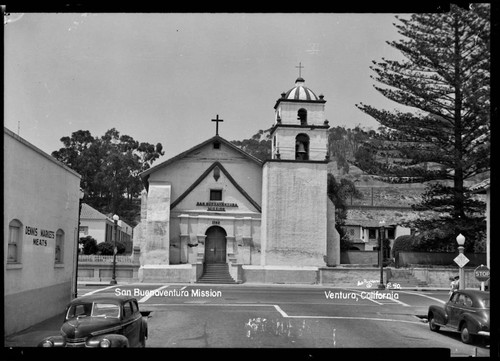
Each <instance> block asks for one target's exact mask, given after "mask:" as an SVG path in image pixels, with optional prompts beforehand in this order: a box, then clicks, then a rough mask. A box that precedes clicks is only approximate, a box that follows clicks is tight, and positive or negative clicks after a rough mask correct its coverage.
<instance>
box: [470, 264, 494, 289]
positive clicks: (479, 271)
mask: <svg viewBox="0 0 500 361" xmlns="http://www.w3.org/2000/svg"><path fill="white" fill-rule="evenodd" d="M474 276H475V277H476V279H477V280H478V281H479V282H481V291H484V282H486V281H488V280H489V279H490V269H489V268H488V267H486V266H483V265H481V266H479V267H477V268H476V269H475V270H474Z"/></svg>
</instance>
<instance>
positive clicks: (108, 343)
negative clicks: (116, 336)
mask: <svg viewBox="0 0 500 361" xmlns="http://www.w3.org/2000/svg"><path fill="white" fill-rule="evenodd" d="M99 346H100V347H102V348H108V347H111V341H110V340H108V339H107V338H103V339H102V340H101V342H99Z"/></svg>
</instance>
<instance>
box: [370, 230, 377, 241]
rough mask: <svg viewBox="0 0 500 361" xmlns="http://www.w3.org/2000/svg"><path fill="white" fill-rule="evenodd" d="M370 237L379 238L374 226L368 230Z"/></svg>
mask: <svg viewBox="0 0 500 361" xmlns="http://www.w3.org/2000/svg"><path fill="white" fill-rule="evenodd" d="M368 239H377V232H376V230H375V229H374V228H371V229H369V230H368Z"/></svg>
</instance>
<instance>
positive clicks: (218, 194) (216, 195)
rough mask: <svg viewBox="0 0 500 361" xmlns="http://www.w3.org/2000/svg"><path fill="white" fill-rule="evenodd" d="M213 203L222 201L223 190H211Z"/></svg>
mask: <svg viewBox="0 0 500 361" xmlns="http://www.w3.org/2000/svg"><path fill="white" fill-rule="evenodd" d="M210 200H211V201H222V189H210Z"/></svg>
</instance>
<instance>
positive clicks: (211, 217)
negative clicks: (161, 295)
mask: <svg viewBox="0 0 500 361" xmlns="http://www.w3.org/2000/svg"><path fill="white" fill-rule="evenodd" d="M304 83H305V82H304V79H303V78H302V77H301V76H300V75H299V78H297V80H296V82H295V86H294V87H293V88H291V89H290V90H289V91H287V92H284V93H282V94H281V97H280V98H279V99H278V100H277V101H276V103H275V106H274V109H275V114H274V124H273V127H272V128H271V138H272V155H271V159H267V160H265V161H261V160H259V159H257V158H255V157H254V156H252V155H250V154H248V153H246V152H244V151H243V150H241V149H240V148H238V147H237V146H235V145H234V144H232V143H231V142H229V141H227V140H226V139H224V138H222V137H221V136H220V135H219V122H222V121H223V120H222V119H219V116H218V115H217V117H216V119H213V121H214V122H215V123H216V134H215V136H213V137H211V138H209V139H207V140H206V141H204V142H202V143H201V144H198V145H196V146H194V147H193V148H191V149H188V150H187V151H185V152H183V153H181V154H179V155H177V156H175V157H173V158H171V159H169V160H167V161H165V162H162V163H160V164H158V165H156V166H154V167H152V168H150V169H148V170H146V171H145V172H143V173H142V174H141V178H142V180H143V182H144V185H145V190H144V191H143V194H142V199H141V223H140V224H139V226H137V227H136V228H135V230H134V248H136V249H140V262H141V267H140V269H139V278H140V280H141V281H144V282H147V281H165V282H203V281H205V282H217V283H219V282H223V281H227V282H252V281H255V282H257V281H259V282H262V281H264V282H266V281H267V282H287V279H289V278H291V275H293V279H296V280H298V281H301V280H302V281H303V280H304V277H305V279H309V278H310V279H311V282H314V277H315V271H317V269H318V268H319V267H327V266H335V265H338V264H339V263H340V245H339V244H340V243H339V235H338V233H337V231H336V230H335V207H334V205H333V203H332V202H331V201H330V199H329V198H328V196H327V164H328V161H329V155H328V129H329V124H328V121H327V120H326V119H325V103H326V100H324V99H323V95H319V96H317V95H316V94H315V93H314V92H313V91H312V90H311V89H309V88H307V87H306V86H305V85H304Z"/></svg>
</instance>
